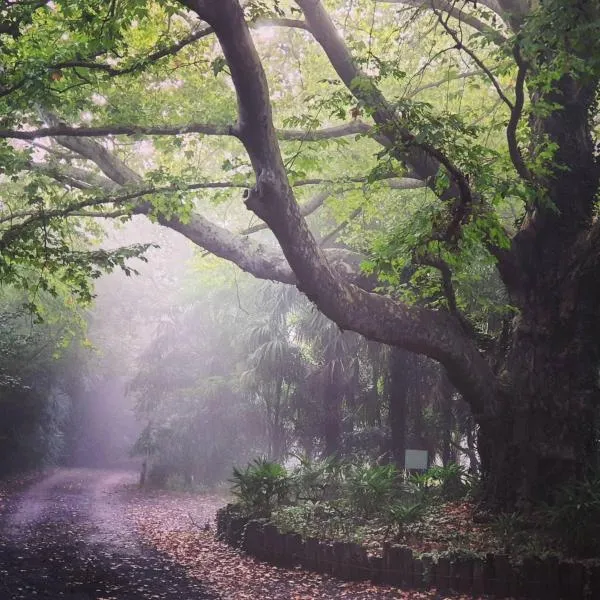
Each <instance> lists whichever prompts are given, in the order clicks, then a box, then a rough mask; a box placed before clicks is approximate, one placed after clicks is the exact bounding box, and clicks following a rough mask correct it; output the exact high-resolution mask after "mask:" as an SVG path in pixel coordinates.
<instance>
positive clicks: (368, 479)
mask: <svg viewBox="0 0 600 600" xmlns="http://www.w3.org/2000/svg"><path fill="white" fill-rule="evenodd" d="M399 480H400V474H399V472H398V470H397V469H396V467H395V466H394V465H391V464H388V465H369V464H360V465H350V466H348V467H347V469H346V470H345V481H344V489H343V493H344V496H345V497H346V498H347V500H348V503H349V505H350V507H351V510H352V511H353V512H354V513H355V514H356V515H358V516H361V517H364V518H367V519H368V518H371V517H373V516H375V515H377V514H380V513H381V511H382V510H384V508H383V507H385V506H387V505H389V503H390V502H391V500H392V498H393V497H394V495H395V494H397V492H398V484H399Z"/></svg>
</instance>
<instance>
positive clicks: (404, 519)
mask: <svg viewBox="0 0 600 600" xmlns="http://www.w3.org/2000/svg"><path fill="white" fill-rule="evenodd" d="M426 510H427V504H426V503H425V502H406V503H405V502H397V503H395V504H392V505H391V506H389V507H388V508H387V514H386V521H387V522H388V524H389V527H388V534H389V532H390V530H391V529H395V530H396V535H401V534H402V533H403V532H404V530H405V528H406V526H407V525H411V524H413V523H416V522H417V521H420V520H421V519H422V518H423V517H424V515H425V512H426ZM386 537H387V535H386Z"/></svg>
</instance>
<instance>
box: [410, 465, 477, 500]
mask: <svg viewBox="0 0 600 600" xmlns="http://www.w3.org/2000/svg"><path fill="white" fill-rule="evenodd" d="M473 483H474V480H473V478H471V477H469V475H468V474H467V472H466V469H465V468H464V467H463V466H462V465H457V464H456V463H449V464H447V465H445V466H440V465H432V466H431V467H429V469H427V471H425V472H423V473H413V474H411V475H410V476H409V477H408V478H407V480H406V483H405V489H406V490H407V491H409V492H410V493H416V494H419V495H421V496H436V497H438V498H440V499H442V500H458V499H459V498H464V496H465V495H466V494H467V493H468V491H469V490H470V489H471V486H472V484H473Z"/></svg>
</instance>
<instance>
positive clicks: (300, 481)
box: [292, 457, 341, 502]
mask: <svg viewBox="0 0 600 600" xmlns="http://www.w3.org/2000/svg"><path fill="white" fill-rule="evenodd" d="M298 459H299V460H300V464H299V465H298V467H297V468H296V469H295V471H294V473H293V475H292V479H293V489H294V496H295V499H296V501H297V502H321V501H323V500H332V499H333V498H335V497H338V496H339V494H340V486H341V465H340V463H339V461H338V460H337V459H335V458H334V457H328V458H325V459H323V460H318V461H315V460H310V459H308V458H305V457H298Z"/></svg>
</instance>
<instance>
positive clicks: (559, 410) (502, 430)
mask: <svg viewBox="0 0 600 600" xmlns="http://www.w3.org/2000/svg"><path fill="white" fill-rule="evenodd" d="M538 301H539V304H538V305H537V307H536V310H534V311H533V312H532V313H528V312H527V311H524V312H523V314H522V315H521V317H520V318H519V319H518V321H517V322H516V324H515V328H514V331H513V337H512V343H511V345H510V347H509V349H508V351H507V353H506V356H505V358H504V361H503V365H502V369H501V372H500V376H501V378H503V379H504V380H506V382H507V384H508V385H507V386H506V388H505V390H504V391H503V392H501V393H500V395H499V396H500V397H499V398H498V401H497V402H496V405H495V406H494V407H491V408H492V411H491V414H488V415H487V416H484V417H482V418H480V419H479V423H478V424H479V452H480V455H481V466H482V471H483V475H484V477H485V481H486V496H487V498H488V499H490V500H494V501H495V502H497V503H499V504H500V505H501V506H503V507H506V508H515V507H517V508H524V509H527V508H528V507H530V506H532V505H534V504H536V503H538V502H540V501H545V500H547V499H548V498H549V495H550V494H551V490H552V489H553V488H556V486H557V485H561V484H564V483H565V482H568V481H569V480H573V479H581V477H582V476H584V475H585V473H586V472H587V471H588V470H589V469H591V468H593V467H594V466H595V462H596V460H597V454H596V447H597V431H596V430H595V429H596V427H595V422H596V416H597V413H598V406H599V400H600V392H599V389H598V364H599V361H598V358H599V357H598V350H597V341H596V334H595V330H596V327H595V326H593V325H592V323H591V322H590V323H585V319H583V320H581V319H580V322H579V323H573V322H572V321H569V322H567V323H563V324H562V325H561V324H560V318H559V315H557V314H552V313H551V312H548V311H544V310H543V304H542V299H541V298H540V297H538ZM557 324H558V325H557Z"/></svg>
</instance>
